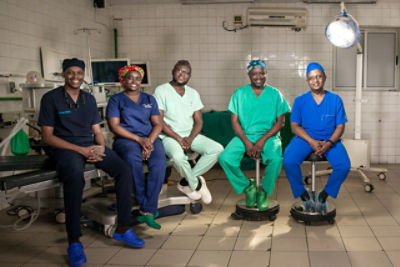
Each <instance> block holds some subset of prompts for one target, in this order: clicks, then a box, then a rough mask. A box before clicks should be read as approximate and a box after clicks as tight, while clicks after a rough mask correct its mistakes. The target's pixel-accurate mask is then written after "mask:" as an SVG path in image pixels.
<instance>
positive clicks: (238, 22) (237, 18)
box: [233, 15, 243, 25]
mask: <svg viewBox="0 0 400 267" xmlns="http://www.w3.org/2000/svg"><path fill="white" fill-rule="evenodd" d="M233 24H235V25H243V17H242V15H235V16H233Z"/></svg>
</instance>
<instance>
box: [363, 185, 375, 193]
mask: <svg viewBox="0 0 400 267" xmlns="http://www.w3.org/2000/svg"><path fill="white" fill-rule="evenodd" d="M364 190H365V192H368V193H371V192H372V191H373V190H374V186H373V185H372V184H370V183H366V184H365V185H364Z"/></svg>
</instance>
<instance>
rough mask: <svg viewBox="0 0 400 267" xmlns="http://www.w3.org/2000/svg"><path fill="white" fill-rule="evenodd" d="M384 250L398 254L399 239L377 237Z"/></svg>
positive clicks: (399, 247)
mask: <svg viewBox="0 0 400 267" xmlns="http://www.w3.org/2000/svg"><path fill="white" fill-rule="evenodd" d="M378 241H379V243H380V244H381V246H382V247H383V249H384V250H386V251H387V250H397V251H399V253H400V237H378Z"/></svg>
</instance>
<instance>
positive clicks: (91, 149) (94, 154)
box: [84, 145, 106, 163]
mask: <svg viewBox="0 0 400 267" xmlns="http://www.w3.org/2000/svg"><path fill="white" fill-rule="evenodd" d="M84 150H85V152H84V156H85V157H86V161H87V162H91V163H94V162H99V161H102V160H103V157H105V156H106V154H105V153H104V150H105V147H104V146H101V145H93V146H88V147H85V148H84Z"/></svg>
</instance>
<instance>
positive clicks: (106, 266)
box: [85, 264, 162, 267]
mask: <svg viewBox="0 0 400 267" xmlns="http://www.w3.org/2000/svg"><path fill="white" fill-rule="evenodd" d="M85 267H86V266H85ZM103 267H144V265H119V264H117V265H116V264H105V265H103ZM158 267H162V266H158Z"/></svg>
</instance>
